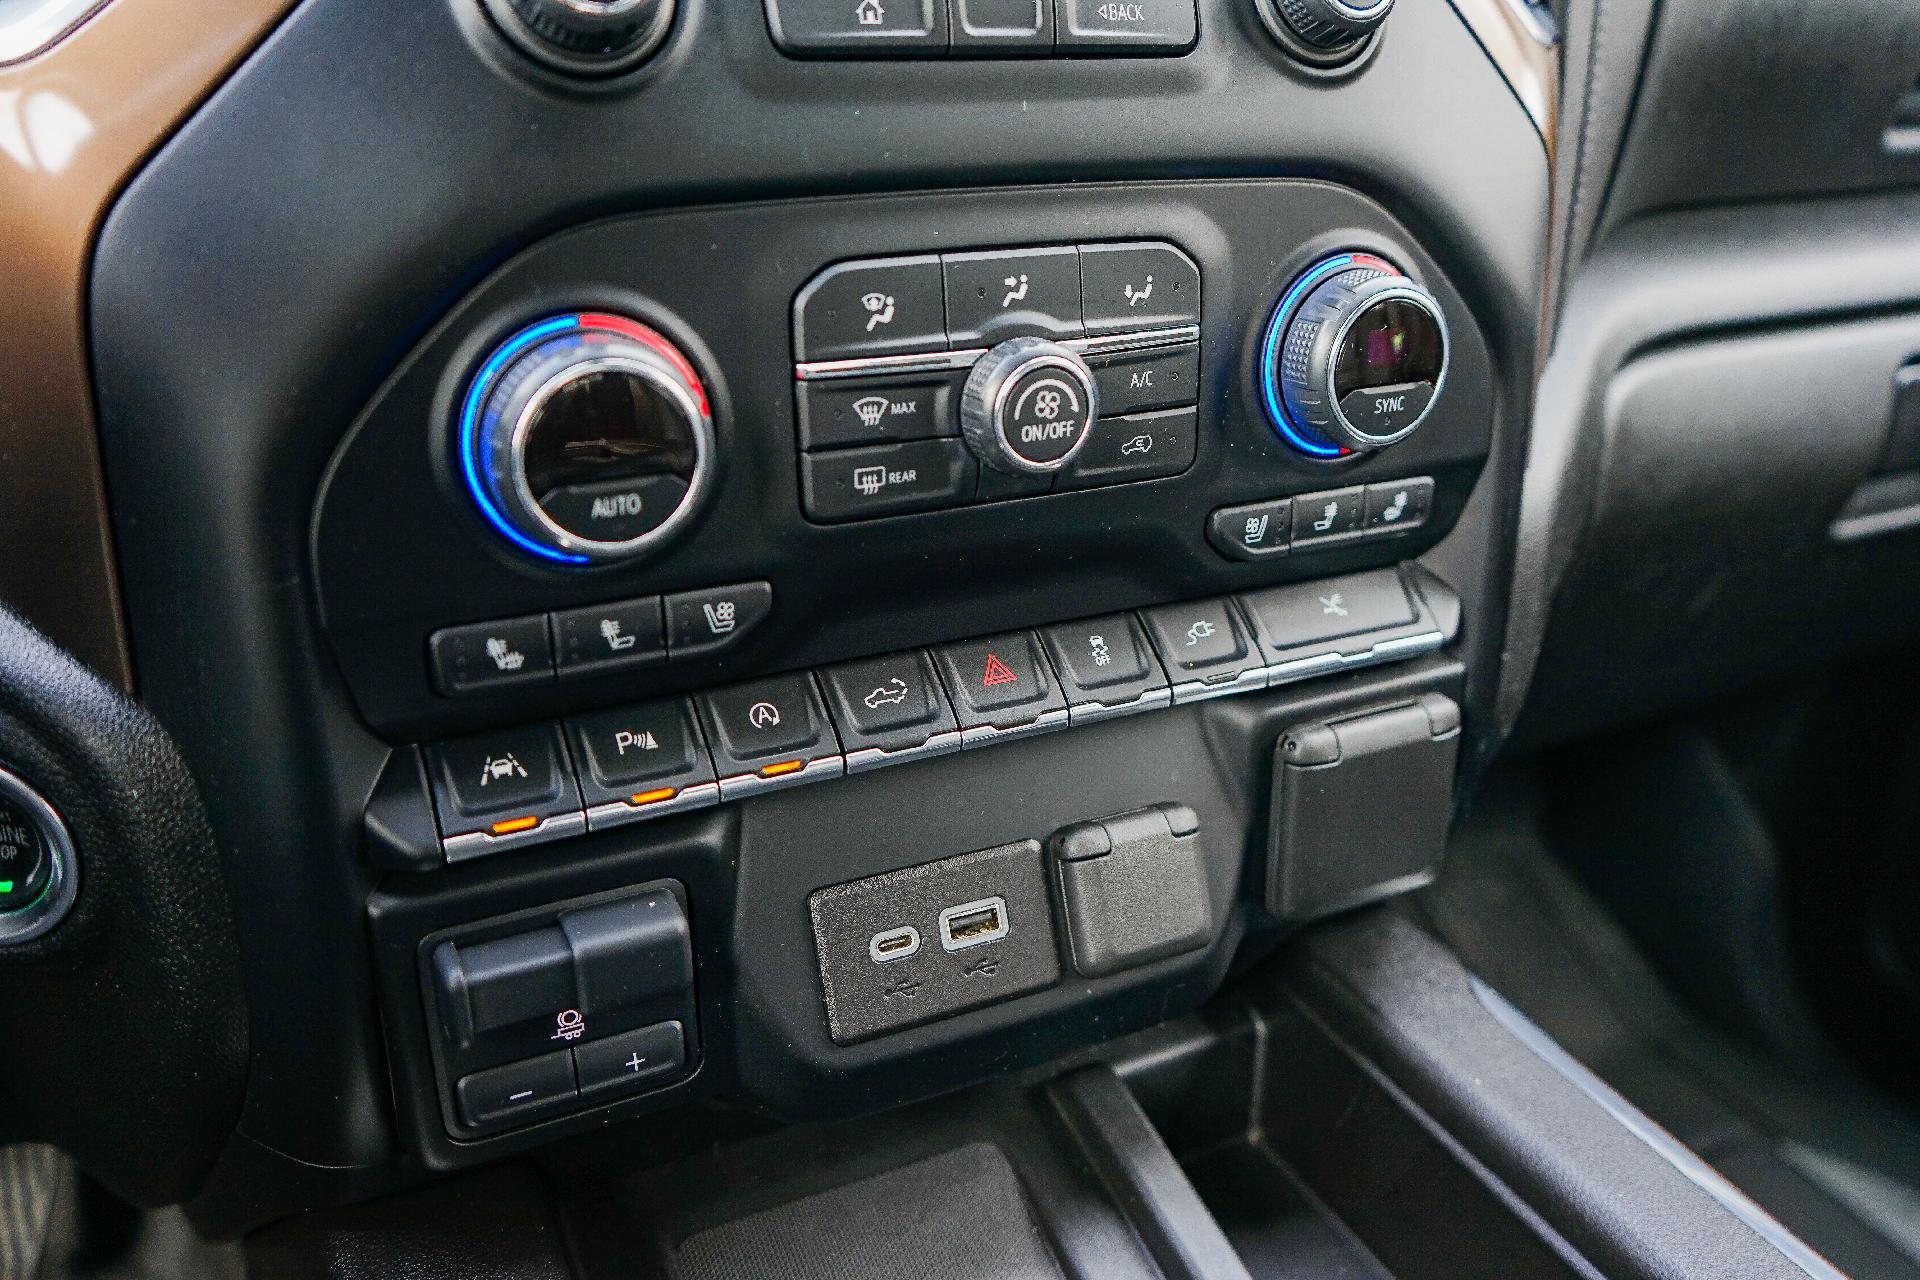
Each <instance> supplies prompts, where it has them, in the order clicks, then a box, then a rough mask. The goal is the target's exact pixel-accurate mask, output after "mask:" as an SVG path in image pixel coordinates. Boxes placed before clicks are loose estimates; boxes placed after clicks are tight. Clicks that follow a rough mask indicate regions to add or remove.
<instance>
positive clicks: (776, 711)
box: [747, 702, 780, 729]
mask: <svg viewBox="0 0 1920 1280" xmlns="http://www.w3.org/2000/svg"><path fill="white" fill-rule="evenodd" d="M747 723H748V724H750V725H752V726H753V727H754V728H756V729H771V728H773V727H774V726H775V725H777V724H779V723H780V708H778V707H776V706H774V705H773V704H772V703H771V702H756V703H754V704H753V705H752V706H750V707H748V708H747Z"/></svg>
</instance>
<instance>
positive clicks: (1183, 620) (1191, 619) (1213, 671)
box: [1141, 600, 1266, 702]
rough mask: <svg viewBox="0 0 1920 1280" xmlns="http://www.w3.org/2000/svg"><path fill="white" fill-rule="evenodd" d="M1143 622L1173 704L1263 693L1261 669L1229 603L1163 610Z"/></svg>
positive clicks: (1197, 603) (1152, 611) (1212, 602)
mask: <svg viewBox="0 0 1920 1280" xmlns="http://www.w3.org/2000/svg"><path fill="white" fill-rule="evenodd" d="M1141 617H1142V618H1143V619H1144V620H1145V622H1146V624H1147V632H1148V634H1149V635H1151V636H1152V637H1153V644H1154V648H1156V649H1157V650H1159V652H1160V658H1161V660H1162V661H1163V662H1165V663H1166V665H1167V674H1168V675H1169V676H1171V677H1172V678H1173V700H1174V701H1175V702H1192V701H1195V700H1197V699H1200V698H1211V697H1217V696H1219V695H1220V694H1225V693H1239V692H1242V691H1245V690H1248V689H1259V688H1264V687H1265V684H1266V675H1265V664H1264V662H1263V661H1262V659H1261V657H1260V655H1259V654H1258V653H1256V652H1255V651H1254V647H1253V645H1252V643H1251V642H1250V641H1249V639H1248V636H1247V632H1246V627H1245V624H1244V623H1242V622H1241V620H1240V615H1239V612H1238V611H1237V610H1236V609H1235V608H1234V607H1233V602H1232V601H1230V600H1196V601H1192V602H1190V603H1187V604H1169V605H1162V606H1160V607H1159V608H1157V609H1148V610H1146V611H1145V612H1144V613H1143V614H1141Z"/></svg>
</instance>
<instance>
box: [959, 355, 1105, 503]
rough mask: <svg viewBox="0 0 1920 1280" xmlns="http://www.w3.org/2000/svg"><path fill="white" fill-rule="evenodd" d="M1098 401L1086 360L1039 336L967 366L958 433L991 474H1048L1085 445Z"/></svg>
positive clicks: (1061, 465)
mask: <svg viewBox="0 0 1920 1280" xmlns="http://www.w3.org/2000/svg"><path fill="white" fill-rule="evenodd" d="M1098 401H1099V394H1098V392H1097V391H1095V389H1094V383H1093V370H1091V369H1089V368H1087V362H1086V361H1085V360H1082V359H1081V358H1080V357H1079V356H1078V355H1076V354H1075V353H1074V352H1072V351H1069V350H1068V349H1067V348H1065V347H1063V346H1061V345H1060V344H1059V343H1057V342H1048V341H1047V340H1046V339H1045V338H1014V339H1012V340H1010V341H1007V342H1003V343H1001V344H1000V345H999V346H997V347H995V348H994V349H993V350H991V351H989V352H987V354H986V355H984V356H982V357H980V363H978V364H976V365H974V366H973V373H972V374H971V375H970V376H969V377H968V378H967V385H966V387H965V389H964V390H963V391H962V393H961V398H960V432H961V434H962V435H963V436H965V437H966V441H967V447H968V448H970V449H972V450H973V452H974V453H975V455H976V456H978V457H979V459H980V461H981V462H983V463H985V464H986V465H987V466H989V467H992V468H994V469H995V470H996V471H1004V472H1006V473H1007V474H1009V475H1017V476H1018V475H1025V476H1044V475H1051V474H1052V473H1053V472H1055V471H1058V470H1060V469H1061V468H1062V467H1064V466H1066V465H1067V463H1068V462H1070V461H1072V459H1073V455H1074V454H1076V453H1078V452H1080V446H1081V445H1083V444H1085V443H1086V442H1087V435H1088V433H1089V432H1091V431H1092V430H1093V422H1094V418H1095V416H1096V415H1097V412H1098V407H1099V406H1098Z"/></svg>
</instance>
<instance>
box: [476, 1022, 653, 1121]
mask: <svg viewBox="0 0 1920 1280" xmlns="http://www.w3.org/2000/svg"><path fill="white" fill-rule="evenodd" d="M686 1069H687V1040H686V1032H685V1029H684V1028H683V1027H682V1026H681V1025H680V1023H678V1022H658V1023H655V1024H653V1025H652V1026H647V1027H640V1028H637V1029H636V1030H633V1031H623V1032H621V1033H620V1034H618V1035H612V1036H605V1037H603V1038H601V1039H598V1040H589V1041H587V1042H586V1043H585V1044H579V1045H575V1046H574V1047H573V1048H571V1049H557V1050H555V1051H553V1052H552V1053H543V1054H540V1055H538V1056H537V1057H532V1058H523V1059H521V1060H520V1061H518V1062H509V1063H507V1064H506V1065H505V1066H500V1067H488V1068H487V1069H486V1070H484V1071H475V1072H473V1073H472V1074H470V1075H464V1076H461V1077H460V1080H459V1083H458V1084H456V1085H455V1086H454V1096H455V1097H456V1098H457V1099H458V1100H459V1103H460V1118H461V1119H462V1120H464V1121H465V1122H466V1123H467V1124H468V1125H469V1126H470V1127H472V1128H475V1129H491V1128H496V1127H500V1126H504V1125H507V1124H518V1123H521V1122H524V1121H528V1120H534V1119H538V1118H539V1117H541V1116H544V1115H550V1114H552V1113H555V1112H560V1111H570V1110H572V1109H573V1108H574V1107H575V1106H577V1105H579V1104H582V1103H588V1104H591V1103H594V1102H599V1101H602V1100H604V1099H607V1098H613V1097H617V1096H619V1095H620V1094H623V1093H634V1092H638V1091H640V1090H642V1089H647V1088H651V1087H654V1086H657V1085H662V1084H666V1083H667V1082H668V1081H670V1080H673V1079H676V1078H677V1077H679V1076H681V1075H684V1074H685V1073H686Z"/></svg>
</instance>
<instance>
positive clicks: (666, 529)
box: [507, 335, 715, 562]
mask: <svg viewBox="0 0 1920 1280" xmlns="http://www.w3.org/2000/svg"><path fill="white" fill-rule="evenodd" d="M621 336H623V337H624V335H621ZM627 340H628V341H633V340H632V339H627ZM642 353H644V354H642ZM656 362H657V363H656ZM596 373H630V374H633V375H634V376H635V377H638V378H641V379H644V380H645V381H647V382H648V383H650V384H652V385H653V386H654V387H655V388H656V389H658V390H660V391H661V392H663V393H665V394H666V396H667V397H668V399H670V400H672V401H673V402H674V403H675V404H676V405H677V406H678V407H679V409H680V412H681V415H682V416H683V417H684V418H685V419H686V420H687V423H688V424H689V425H690V426H691V427H692V429H693V475H692V476H691V477H690V478H689V479H688V481H687V491H686V493H685V494H683V495H682V496H681V498H680V505H679V506H677V507H675V508H674V509H673V511H672V513H671V514H669V515H668V516H667V518H666V519H665V520H662V521H661V522H660V523H659V524H657V525H655V526H654V527H653V528H651V529H649V530H647V531H646V532H645V533H643V534H641V535H640V536H639V537H637V538H628V539H626V540H624V541H621V542H602V541H600V540H598V539H595V538H583V537H581V536H580V535H578V534H576V533H573V532H571V531H569V530H567V529H566V528H564V527H563V526H561V525H560V523H559V522H558V521H556V520H554V519H553V517H552V516H549V515H548V514H547V513H546V511H545V510H544V509H543V508H542V507H541V506H540V502H539V500H538V499H537V498H535V497H534V496H533V487H532V486H531V485H530V484H529V483H528V482H527V436H528V435H529V434H530V433H531V432H532V430H533V422H534V419H535V418H536V417H538V416H539V414H540V411H541V410H542V409H544V408H545V407H546V403H547V401H548V400H550V399H552V398H553V397H554V396H555V395H556V394H558V393H559V391H560V389H561V388H562V387H565V386H566V385H568V384H569V383H571V382H574V381H576V380H578V379H580V378H584V377H587V376H589V375H591V374H596ZM714 452H715V444H714V436H713V417H712V415H711V414H709V413H705V412H702V410H701V408H700V404H699V402H698V401H696V400H695V399H694V398H693V392H692V391H691V390H690V389H689V388H688V387H687V385H686V384H685V383H684V382H683V381H681V379H680V377H679V374H678V371H677V370H675V369H674V368H673V367H672V366H671V365H669V364H667V362H666V361H665V360H664V359H662V358H661V357H659V356H657V355H655V354H654V353H653V352H651V351H647V350H646V349H645V348H644V347H642V348H641V352H636V353H633V354H625V353H623V354H620V355H602V356H595V357H594V358H592V359H591V360H582V361H580V362H579V363H578V364H570V365H567V366H565V367H564V368H561V369H558V370H556V371H555V372H554V373H552V374H551V375H549V376H548V378H547V380H546V381H545V382H543V383H541V384H540V385H539V387H538V388H536V389H535V390H534V393H533V395H532V396H530V397H528V399H527V403H526V405H525V407H523V408H522V409H521V410H520V413H519V415H518V416H517V417H515V418H514V420H513V433H512V435H510V436H509V437H508V441H507V463H508V471H509V473H510V474H511V475H512V477H513V490H514V497H515V498H516V499H518V502H517V503H516V504H515V505H517V506H520V507H521V508H522V509H523V510H524V512H525V514H526V516H527V518H529V519H531V520H533V521H534V522H535V523H537V524H538V525H539V527H540V530H541V532H543V533H545V534H546V536H547V539H548V540H549V543H550V545H552V546H554V547H557V548H559V549H560V550H562V551H567V552H571V553H572V554H574V555H580V556H586V557H587V558H588V559H590V560H594V561H596V562H601V561H606V560H614V559H626V558H627V557H629V556H632V555H635V554H637V553H639V552H641V551H643V550H645V549H646V548H648V547H651V546H654V545H655V544H657V543H660V542H664V541H666V540H667V539H669V538H671V537H672V536H673V535H674V534H675V533H677V532H678V531H679V529H680V528H681V526H683V525H684V524H686V522H687V521H688V520H690V519H692V518H693V513H694V511H695V510H697V509H698V507H699V504H700V501H701V499H702V498H703V497H704V496H705V495H706V489H707V484H708V476H709V475H710V473H711V472H712V471H713V457H714Z"/></svg>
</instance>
